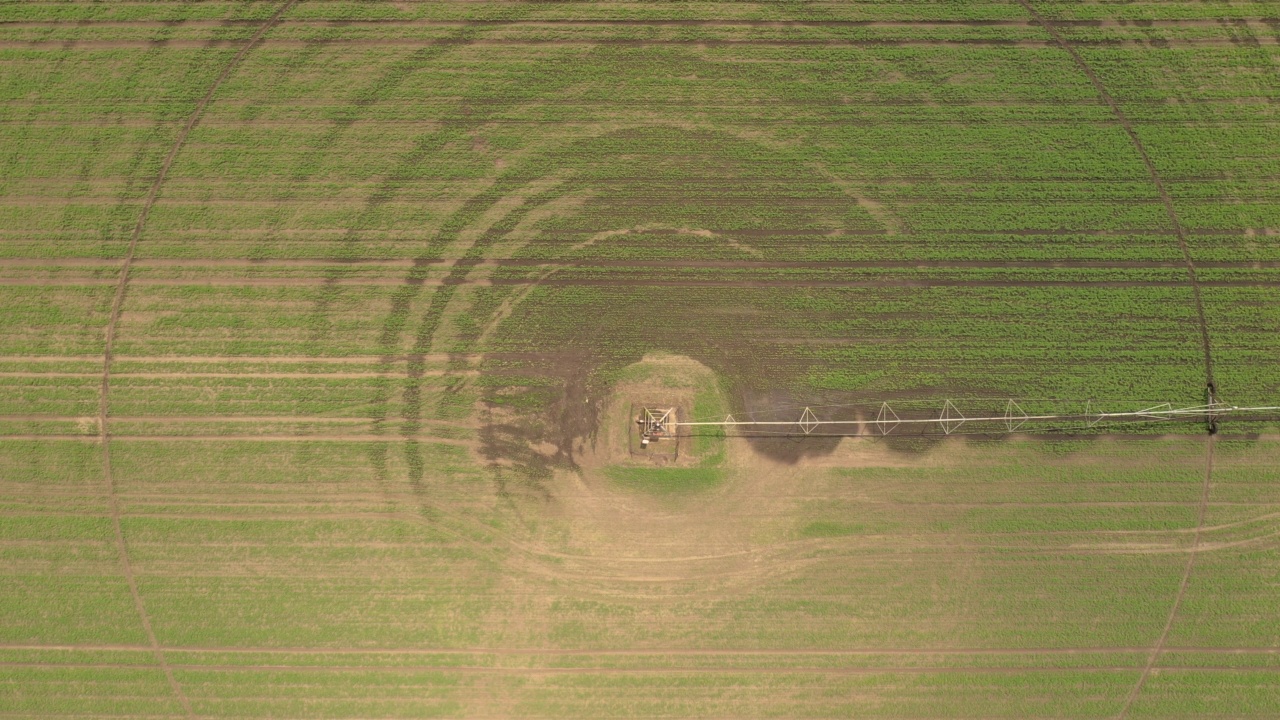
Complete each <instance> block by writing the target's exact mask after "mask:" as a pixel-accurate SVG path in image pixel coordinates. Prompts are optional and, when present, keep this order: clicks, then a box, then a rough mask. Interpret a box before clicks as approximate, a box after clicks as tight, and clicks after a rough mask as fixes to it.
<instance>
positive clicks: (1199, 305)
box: [1018, 0, 1217, 395]
mask: <svg viewBox="0 0 1280 720" xmlns="http://www.w3.org/2000/svg"><path fill="white" fill-rule="evenodd" d="M1018 4H1019V5H1021V6H1022V8H1023V9H1024V10H1026V12H1027V14H1028V15H1030V16H1031V17H1032V18H1033V19H1034V20H1035V21H1036V23H1038V24H1039V25H1040V26H1041V27H1043V28H1044V30H1045V32H1047V33H1048V34H1049V37H1050V38H1052V39H1053V42H1054V43H1055V44H1057V46H1058V47H1060V48H1062V50H1063V51H1064V52H1066V53H1067V54H1068V55H1070V56H1071V60H1072V61H1073V62H1074V63H1075V65H1076V67H1077V68H1079V69H1080V72H1082V73H1084V76H1085V77H1087V78H1088V79H1089V83H1090V84H1091V85H1093V89H1094V91H1095V92H1097V93H1098V97H1099V99H1101V100H1102V102H1103V103H1104V104H1106V106H1107V107H1108V108H1110V110H1111V113H1112V114H1113V115H1115V118H1116V122H1118V123H1119V124H1120V127H1121V128H1123V129H1124V132H1125V134H1126V135H1128V136H1129V142H1130V143H1131V144H1132V145H1133V149H1134V150H1137V151H1138V156H1139V157H1141V158H1142V164H1143V166H1145V167H1146V169H1147V175H1148V176H1149V177H1150V178H1151V183H1152V184H1153V185H1155V188H1156V192H1157V193H1158V194H1159V195H1160V201H1161V203H1162V204H1163V205H1164V209H1165V214H1166V215H1168V217H1169V223H1170V225H1172V226H1173V233H1174V235H1176V236H1177V238H1178V248H1179V249H1180V250H1181V251H1182V259H1183V262H1184V263H1185V264H1186V266H1187V280H1188V281H1189V282H1190V284H1191V293H1192V296H1193V297H1194V298H1195V304H1196V317H1197V319H1198V320H1199V324H1200V343H1201V346H1202V347H1203V349H1204V371H1205V385H1206V387H1207V388H1208V389H1209V392H1210V393H1211V394H1213V395H1216V394H1217V385H1216V383H1215V382H1214V379H1213V353H1212V351H1211V349H1210V345H1209V325H1208V323H1207V322H1206V321H1205V315H1204V301H1203V300H1202V299H1201V297H1200V281H1199V279H1197V278H1196V266H1195V263H1194V262H1193V261H1192V259H1191V250H1190V248H1189V247H1188V246H1187V233H1186V231H1185V230H1184V229H1183V227H1182V221H1181V220H1179V219H1178V212H1177V210H1176V209H1175V208H1174V206H1173V198H1172V196H1170V195H1169V190H1168V188H1166V187H1165V184H1164V180H1163V179H1161V177H1160V172H1159V171H1158V170H1157V169H1156V166H1155V163H1154V162H1152V160H1151V155H1150V154H1149V153H1148V152H1147V148H1146V146H1145V145H1143V144H1142V139H1141V138H1139V137H1138V133H1137V132H1136V131H1135V130H1134V129H1133V123H1131V122H1130V121H1129V118H1128V117H1127V116H1126V115H1125V114H1124V111H1123V110H1121V109H1120V105H1119V103H1117V102H1116V100H1115V98H1113V97H1112V96H1111V93H1110V92H1108V91H1107V88H1106V86H1105V85H1103V84H1102V80H1101V79H1100V78H1099V77H1098V74H1097V73H1095V72H1094V71H1093V68H1091V67H1089V64H1088V63H1086V62H1085V60H1084V57H1082V56H1081V55H1080V53H1079V51H1077V50H1076V49H1075V47H1073V46H1072V45H1071V43H1069V42H1067V39H1066V38H1064V37H1063V36H1062V34H1061V33H1060V32H1058V28H1057V26H1056V25H1055V24H1054V23H1053V21H1051V20H1049V19H1047V18H1045V17H1044V16H1043V15H1041V14H1040V12H1039V11H1037V10H1036V9H1035V7H1034V6H1033V5H1032V4H1031V2H1030V0H1018Z"/></svg>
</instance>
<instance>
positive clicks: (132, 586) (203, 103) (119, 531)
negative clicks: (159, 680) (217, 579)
mask: <svg viewBox="0 0 1280 720" xmlns="http://www.w3.org/2000/svg"><path fill="white" fill-rule="evenodd" d="M298 2H299V0H285V1H284V2H283V3H281V5H280V7H279V9H277V10H276V12H275V14H273V15H272V16H271V17H270V18H268V19H267V21H266V22H264V23H263V24H262V26H261V27H260V28H259V29H258V31H257V32H255V33H254V34H253V36H252V37H251V38H249V40H248V42H246V43H245V44H244V46H243V47H242V48H241V49H240V52H238V53H236V55H235V57H233V58H232V59H231V61H230V62H229V63H227V65H226V67H224V68H223V70H222V72H221V73H220V74H219V75H218V76H217V77H216V78H215V79H214V81H213V84H212V85H211V86H210V87H209V90H208V92H206V93H205V94H204V97H202V98H200V101H199V102H197V103H196V107H195V109H194V110H193V111H192V113H191V116H190V117H189V118H188V119H187V123H186V125H184V126H183V128H182V130H181V131H179V133H178V136H177V138H175V139H174V143H173V147H172V148H170V150H169V154H168V155H167V156H165V159H164V162H163V163H162V164H161V165H160V170H159V172H158V173H157V174H156V179H155V181H154V182H152V184H151V188H150V190H148V192H147V197H146V199H145V200H144V201H143V204H142V209H141V211H140V212H139V213H138V221H137V223H136V224H135V225H134V227H133V233H132V234H131V235H130V236H129V248H128V250H127V251H126V253H125V257H124V262H122V263H121V266H120V278H119V281H118V283H117V285H116V291H115V295H114V297H113V298H112V300H111V314H110V315H109V317H108V320H107V328H106V337H105V341H104V343H103V351H102V385H101V389H100V394H99V399H98V440H99V442H100V443H101V445H102V477H103V482H104V484H105V485H106V489H107V496H108V501H109V505H110V511H111V525H112V530H113V534H114V535H115V545H116V552H117V553H118V554H119V557H120V565H121V569H122V571H123V572H124V579H125V583H126V584H127V585H128V586H129V594H130V595H131V596H132V598H133V605H134V609H135V610H136V611H137V613H138V619H139V620H140V621H141V623H142V629H143V631H144V632H145V633H146V636H147V640H148V642H149V645H150V649H151V652H152V653H153V655H154V657H155V661H156V664H157V665H159V666H160V669H161V670H162V671H163V672H164V676H165V679H166V680H167V682H168V684H169V689H170V691H171V692H172V693H173V695H174V697H175V698H176V699H177V700H178V702H179V704H180V705H181V706H182V709H183V711H184V712H185V714H186V716H187V717H188V718H194V717H195V712H194V710H193V708H192V705H191V701H190V700H189V699H188V698H187V696H186V694H185V693H184V692H183V690H182V686H181V685H179V684H178V680H177V678H176V677H175V676H174V674H173V668H172V667H170V665H169V663H168V662H167V660H166V659H165V655H164V650H163V649H162V648H161V646H160V642H159V640H158V639H157V637H156V633H155V628H154V627H153V626H152V623H151V617H150V615H149V614H148V613H147V609H146V604H145V603H144V602H143V599H142V595H141V593H140V592H139V590H138V580H137V576H136V575H135V574H134V571H133V563H132V561H131V560H130V558H129V548H128V545H127V544H126V543H125V538H124V528H123V526H122V525H121V522H120V501H119V498H118V497H117V496H116V492H115V480H114V478H113V476H112V473H111V436H110V432H109V430H108V427H107V416H108V395H109V393H110V389H111V351H112V348H113V346H114V344H115V335H116V327H117V325H118V324H119V321H120V314H121V309H122V307H123V305H124V297H125V289H126V288H127V286H128V283H129V270H130V268H131V266H132V264H133V256H134V253H135V251H136V249H137V246H138V238H140V237H141V236H142V232H143V230H144V229H145V228H146V224H147V218H148V216H149V215H150V213H151V208H152V207H153V206H154V205H155V202H156V198H157V197H158V196H159V194H160V188H161V186H162V185H163V184H164V181H165V178H166V177H168V174H169V170H170V168H172V167H173V163H174V160H176V159H177V157H178V153H179V152H180V151H181V150H182V146H183V145H184V144H185V143H186V140H187V137H188V136H189V135H190V134H191V131H192V130H193V129H194V128H195V126H196V124H197V123H199V121H200V117H201V116H202V115H203V114H204V111H205V108H206V107H208V105H209V103H210V102H212V100H213V96H214V94H215V93H216V92H217V91H218V88H219V87H220V86H221V85H222V83H223V82H224V81H225V80H226V79H227V78H228V77H230V76H231V73H232V72H233V71H234V70H235V69H236V67H238V66H239V65H240V62H241V61H242V60H243V59H244V57H245V56H246V55H248V53H249V51H250V50H252V49H253V47H254V46H255V45H257V44H258V43H259V42H260V41H261V40H262V38H263V37H264V36H265V35H266V34H267V32H268V31H269V30H270V29H271V28H272V27H273V26H275V24H276V23H277V22H278V21H279V20H280V18H281V17H282V16H283V15H284V14H285V13H286V12H288V11H289V9H290V8H291V7H293V6H294V5H295V4H297V3H298Z"/></svg>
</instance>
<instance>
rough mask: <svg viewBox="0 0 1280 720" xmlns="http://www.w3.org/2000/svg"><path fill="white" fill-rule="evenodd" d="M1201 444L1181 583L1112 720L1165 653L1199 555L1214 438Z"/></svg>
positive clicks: (1123, 713)
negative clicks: (1196, 499) (1200, 474)
mask: <svg viewBox="0 0 1280 720" xmlns="http://www.w3.org/2000/svg"><path fill="white" fill-rule="evenodd" d="M1205 443H1206V445H1205V464H1204V486H1203V488H1202V489H1201V491H1200V508H1199V510H1198V512H1197V516H1196V530H1195V535H1194V536H1193V539H1192V541H1191V549H1190V551H1189V552H1188V554H1187V564H1186V565H1185V566H1184V567H1183V568H1182V580H1181V581H1179V583H1178V592H1177V593H1176V594H1175V595H1174V596H1173V604H1172V605H1171V606H1170V607H1169V617H1168V619H1166V620H1165V623H1164V629H1162V630H1161V631H1160V637H1159V638H1157V639H1156V642H1155V645H1152V646H1151V649H1150V655H1148V656H1147V663H1146V665H1145V666H1144V667H1143V668H1142V674H1141V675H1139V676H1138V682H1137V683H1135V684H1134V686H1133V689H1132V690H1130V691H1129V695H1128V696H1127V697H1126V698H1125V701H1124V706H1123V707H1121V708H1120V712H1119V713H1117V714H1116V720H1125V719H1126V718H1127V717H1129V711H1130V710H1131V709H1132V708H1133V703H1134V701H1136V700H1137V699H1138V696H1139V695H1140V694H1141V693H1142V688H1143V686H1145V685H1146V684H1147V679H1148V678H1150V677H1151V670H1152V669H1153V668H1154V667H1155V666H1156V663H1157V662H1158V661H1159V660H1160V655H1161V654H1162V653H1163V652H1164V651H1165V640H1167V639H1168V638H1169V631H1170V630H1172V629H1173V622H1174V620H1175V619H1177V616H1178V610H1179V609H1180V608H1181V607H1182V599H1183V598H1184V597H1185V596H1186V594H1187V584H1188V583H1189V581H1190V580H1191V571H1192V570H1193V569H1194V568H1195V565H1196V558H1197V557H1199V556H1200V549H1201V548H1200V539H1201V533H1202V531H1203V530H1204V518H1205V513H1206V511H1207V509H1208V506H1209V489H1210V487H1211V485H1212V482H1213V448H1214V436H1213V435H1210V436H1208V438H1207V439H1206V440H1205Z"/></svg>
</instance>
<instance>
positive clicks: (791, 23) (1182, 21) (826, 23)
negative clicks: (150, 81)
mask: <svg viewBox="0 0 1280 720" xmlns="http://www.w3.org/2000/svg"><path fill="white" fill-rule="evenodd" d="M1269 19H1270V18H1264V17H1259V16H1255V17H1249V18H1235V19H1233V22H1237V23H1240V22H1250V21H1253V22H1267V21H1268V20H1269ZM256 22H257V21H256V20H237V19H224V20H184V21H182V22H181V23H180V24H179V25H177V26H180V27H183V28H204V27H207V28H226V27H234V26H236V25H247V24H252V23H256ZM283 24H284V25H287V26H299V25H301V26H315V25H318V26H321V27H360V26H374V27H378V26H395V27H415V26H416V27H492V26H495V25H515V26H529V25H532V26H536V25H553V26H555V25H561V26H563V25H569V26H575V25H581V26H585V27H597V26H603V27H611V26H618V27H626V26H640V27H650V26H652V27H813V28H827V27H851V28H875V27H886V28H897V27H905V28H930V27H937V28H953V27H979V28H988V27H1033V26H1034V22H1032V21H1027V20H909V19H902V20H784V19H777V20H751V19H735V20H713V19H707V20H696V19H689V20H639V19H627V18H613V19H609V18H601V19H593V18H563V19H560V18H538V19H534V20H527V21H512V20H484V19H476V18H473V19H466V20H432V19H425V18H341V19H339V18H334V19H327V18H297V19H293V20H288V21H285V22H284V23H283ZM1057 24H1058V25H1059V26H1062V27H1072V28H1133V29H1147V28H1152V27H1210V28H1217V27H1221V25H1222V21H1220V20H1216V19H1201V18H1168V19H1155V20H1141V21H1138V20H1135V21H1132V22H1126V21H1123V20H1119V21H1117V20H1059V21H1057ZM83 26H84V25H83V21H81V20H7V21H0V30H3V29H8V28H44V27H77V28H80V27H83ZM92 27H95V28H99V27H155V28H173V27H175V24H174V23H172V22H170V21H167V20H104V21H93V22H92Z"/></svg>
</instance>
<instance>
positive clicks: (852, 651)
mask: <svg viewBox="0 0 1280 720" xmlns="http://www.w3.org/2000/svg"><path fill="white" fill-rule="evenodd" d="M164 649H165V651H166V652H182V653H218V654H227V655H400V656H413V655H509V656H538V655H547V656H575V655H584V656H590V655H599V656H604V657H628V656H634V657H648V656H655V655H657V656H661V655H673V656H683V657H717V656H723V655H728V656H743V657H775V656H785V655H796V656H833V657H841V656H853V657H858V656H868V655H870V656H874V655H907V656H910V655H974V656H988V655H1094V654H1102V653H1140V652H1146V651H1147V650H1150V648H1147V647H1127V646H1117V647H1105V646H1099V647H1038V648H1037V647H1030V648H983V647H949V648H948V647H943V648H904V647H884V648H874V647H867V648H839V649H830V650H824V649H820V648H797V649H786V648H746V649H741V650H734V649H709V648H679V647H677V648H660V647H659V648H643V649H637V650H623V649H615V648H607V649H589V648H588V649H582V648H503V647H471V648H466V647H462V648H460V647H441V648H430V647H412V648H405V647H400V648H395V647H390V648H376V647H363V648H340V647H288V646H252V645H236V646H227V647H218V646H210V645H167V646H165V648H164ZM148 650H150V647H149V646H147V645H127V644H119V645H111V644H94V643H87V644H51V645H41V644H32V643H5V644H0V651H10V652H14V651H34V652H146V651H148ZM1166 650H1168V651H1169V652H1177V653H1196V654H1204V655H1246V656H1247V655H1280V648H1267V647H1256V646H1243V645H1242V646H1215V647H1168V648H1166ZM1128 669H1129V670H1133V669H1134V668H1133V667H1130V668H1128ZM1233 669H1236V670H1240V669H1242V668H1240V667H1235V668H1233ZM1248 669H1254V668H1248Z"/></svg>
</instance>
